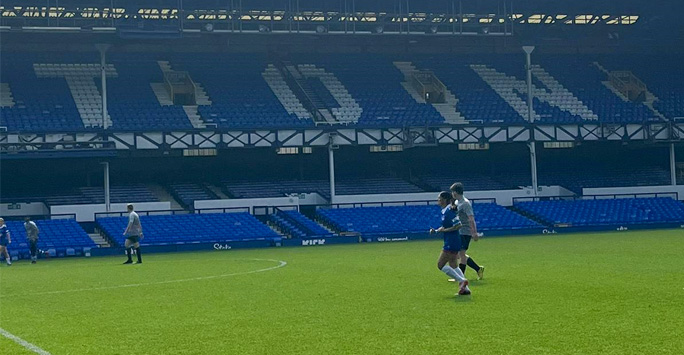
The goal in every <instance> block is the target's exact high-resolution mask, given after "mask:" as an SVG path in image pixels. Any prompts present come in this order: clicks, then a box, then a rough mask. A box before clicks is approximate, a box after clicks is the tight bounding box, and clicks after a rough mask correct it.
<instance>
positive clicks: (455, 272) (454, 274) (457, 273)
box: [442, 265, 466, 282]
mask: <svg viewBox="0 0 684 355" xmlns="http://www.w3.org/2000/svg"><path fill="white" fill-rule="evenodd" d="M442 272H443V273H445V274H447V276H449V277H451V278H454V279H456V280H458V282H463V281H465V280H466V278H465V276H463V273H462V272H461V270H459V269H454V268H452V267H451V266H449V265H444V267H443V268H442Z"/></svg>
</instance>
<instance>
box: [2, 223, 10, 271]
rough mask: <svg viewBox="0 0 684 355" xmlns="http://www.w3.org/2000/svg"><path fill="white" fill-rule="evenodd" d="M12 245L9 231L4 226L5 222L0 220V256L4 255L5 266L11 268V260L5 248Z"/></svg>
mask: <svg viewBox="0 0 684 355" xmlns="http://www.w3.org/2000/svg"><path fill="white" fill-rule="evenodd" d="M11 243H12V237H11V236H10V232H9V229H7V226H6V225H5V220H4V219H2V218H0V256H2V255H5V261H6V262H7V266H12V258H11V257H10V255H9V252H8V251H7V246H8V245H9V244H11Z"/></svg>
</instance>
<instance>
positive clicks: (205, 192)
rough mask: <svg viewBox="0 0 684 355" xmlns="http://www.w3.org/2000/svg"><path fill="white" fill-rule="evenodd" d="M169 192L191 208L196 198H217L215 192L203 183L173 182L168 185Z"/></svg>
mask: <svg viewBox="0 0 684 355" xmlns="http://www.w3.org/2000/svg"><path fill="white" fill-rule="evenodd" d="M168 187H169V190H170V192H171V194H172V195H173V196H174V197H175V198H176V199H177V200H178V201H179V202H180V203H181V204H183V205H184V206H185V207H186V208H188V209H193V208H194V203H195V201H197V200H214V199H217V198H218V196H216V194H215V193H213V192H212V191H210V190H209V189H208V188H207V187H206V186H204V185H203V184H195V183H174V184H169V185H168Z"/></svg>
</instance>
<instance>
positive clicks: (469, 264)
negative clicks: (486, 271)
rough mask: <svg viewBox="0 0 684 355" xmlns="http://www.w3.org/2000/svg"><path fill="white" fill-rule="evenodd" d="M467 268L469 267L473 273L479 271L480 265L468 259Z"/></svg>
mask: <svg viewBox="0 0 684 355" xmlns="http://www.w3.org/2000/svg"><path fill="white" fill-rule="evenodd" d="M468 266H470V268H472V269H473V270H475V271H480V265H477V263H476V262H475V260H473V258H468Z"/></svg>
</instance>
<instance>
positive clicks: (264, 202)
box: [195, 196, 299, 214]
mask: <svg viewBox="0 0 684 355" xmlns="http://www.w3.org/2000/svg"><path fill="white" fill-rule="evenodd" d="M276 206H278V207H290V206H292V207H296V206H299V198H298V197H296V196H293V197H273V198H240V199H231V200H201V201H195V211H199V212H200V213H218V212H230V210H231V209H233V210H236V212H244V210H240V211H237V209H249V213H251V214H254V208H255V207H276ZM224 209H225V211H224Z"/></svg>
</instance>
